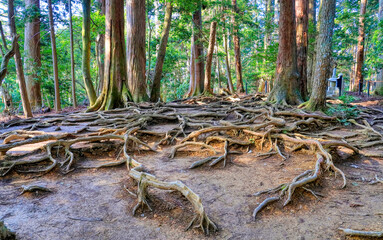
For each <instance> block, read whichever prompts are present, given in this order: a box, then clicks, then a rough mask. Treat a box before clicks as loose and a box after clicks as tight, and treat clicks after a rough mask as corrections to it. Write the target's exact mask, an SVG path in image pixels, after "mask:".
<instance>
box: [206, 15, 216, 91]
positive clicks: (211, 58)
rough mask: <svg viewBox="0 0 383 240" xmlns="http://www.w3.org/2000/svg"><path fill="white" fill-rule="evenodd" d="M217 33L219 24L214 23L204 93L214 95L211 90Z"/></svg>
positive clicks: (210, 38)
mask: <svg viewBox="0 0 383 240" xmlns="http://www.w3.org/2000/svg"><path fill="white" fill-rule="evenodd" d="M216 33H217V22H215V21H214V22H212V23H211V25H210V37H209V48H208V51H207V55H206V69H205V86H204V92H205V93H207V94H212V93H213V90H212V88H211V66H212V62H213V53H214V46H215V37H216Z"/></svg>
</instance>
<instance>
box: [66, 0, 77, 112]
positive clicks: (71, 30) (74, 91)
mask: <svg viewBox="0 0 383 240" xmlns="http://www.w3.org/2000/svg"><path fill="white" fill-rule="evenodd" d="M68 5H69V31H70V66H71V68H70V69H71V76H72V105H73V107H77V98H76V76H75V71H74V49H73V46H74V42H73V24H72V0H69V4H68Z"/></svg>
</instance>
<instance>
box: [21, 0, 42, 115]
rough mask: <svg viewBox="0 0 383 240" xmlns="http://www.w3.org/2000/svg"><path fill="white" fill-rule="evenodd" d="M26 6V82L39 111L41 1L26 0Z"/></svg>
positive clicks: (30, 97)
mask: <svg viewBox="0 0 383 240" xmlns="http://www.w3.org/2000/svg"><path fill="white" fill-rule="evenodd" d="M25 8H26V9H27V11H26V12H27V15H28V16H27V18H26V19H27V21H26V23H25V35H24V36H25V40H24V55H25V57H24V69H25V83H26V86H27V92H28V98H29V102H30V104H31V107H32V109H33V110H34V111H38V110H39V109H40V108H41V106H42V101H41V87H40V76H39V74H38V71H39V68H41V53H40V1H39V0H25Z"/></svg>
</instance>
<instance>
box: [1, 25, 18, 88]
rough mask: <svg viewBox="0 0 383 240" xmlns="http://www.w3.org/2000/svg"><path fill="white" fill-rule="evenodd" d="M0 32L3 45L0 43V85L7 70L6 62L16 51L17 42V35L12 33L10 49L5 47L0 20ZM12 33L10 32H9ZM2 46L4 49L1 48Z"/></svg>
mask: <svg viewBox="0 0 383 240" xmlns="http://www.w3.org/2000/svg"><path fill="white" fill-rule="evenodd" d="M0 33H1V39H2V43H3V46H1V44H0V50H1V56H2V58H1V66H0V86H1V85H2V84H3V80H4V79H5V76H6V75H7V72H8V63H9V60H11V58H13V57H14V56H15V51H16V45H17V44H18V43H17V41H18V40H19V36H17V35H13V36H12V45H11V49H8V47H7V40H6V39H5V35H4V30H3V24H2V23H1V21H0ZM11 35H12V34H11ZM3 48H4V50H3Z"/></svg>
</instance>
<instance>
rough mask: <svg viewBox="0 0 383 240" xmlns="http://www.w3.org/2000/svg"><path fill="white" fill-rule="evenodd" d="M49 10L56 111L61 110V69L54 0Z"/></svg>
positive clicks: (49, 2) (49, 3) (49, 0)
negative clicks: (57, 47) (59, 68)
mask: <svg viewBox="0 0 383 240" xmlns="http://www.w3.org/2000/svg"><path fill="white" fill-rule="evenodd" d="M48 10H49V26H50V35H51V45H52V59H53V77H54V86H55V111H61V102H60V89H59V70H58V66H57V51H56V36H55V26H54V22H53V10H52V0H48Z"/></svg>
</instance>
